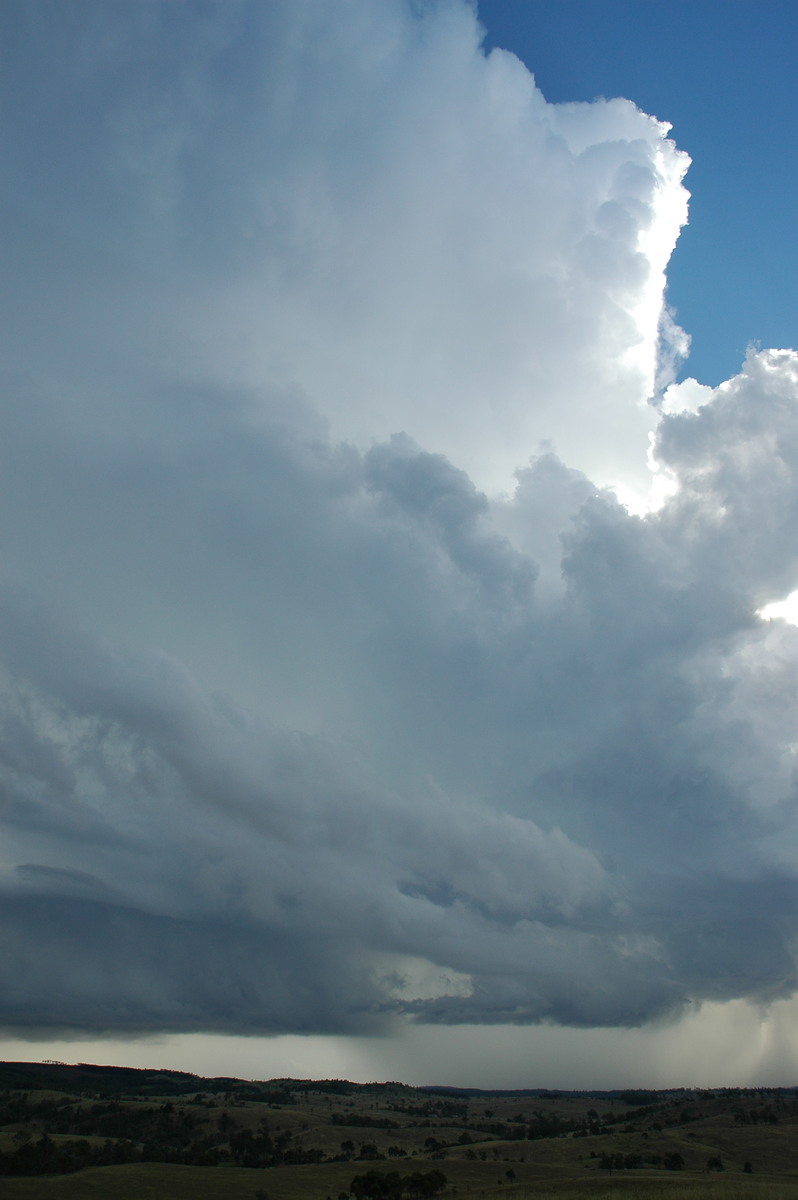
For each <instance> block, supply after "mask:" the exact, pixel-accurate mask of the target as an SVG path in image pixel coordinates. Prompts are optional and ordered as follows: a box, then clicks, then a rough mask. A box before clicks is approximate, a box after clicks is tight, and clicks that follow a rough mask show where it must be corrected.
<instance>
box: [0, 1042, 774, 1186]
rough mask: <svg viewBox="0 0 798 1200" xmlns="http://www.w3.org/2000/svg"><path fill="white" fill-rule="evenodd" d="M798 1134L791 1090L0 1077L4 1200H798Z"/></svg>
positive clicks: (70, 1071) (45, 1069)
mask: <svg viewBox="0 0 798 1200" xmlns="http://www.w3.org/2000/svg"><path fill="white" fill-rule="evenodd" d="M796 1135H798V1092H797V1091H796V1090H795V1089H762V1090H756V1089H746V1090H734V1089H721V1090H716V1091H689V1090H677V1091H664V1092H646V1093H643V1092H590V1093H587V1092H583V1093H575V1092H550V1091H540V1090H538V1091H535V1090H530V1091H524V1092H517V1091H516V1092H483V1091H477V1090H474V1091H467V1090H461V1089H458V1090H455V1089H451V1090H449V1089H441V1088H438V1089H419V1088H410V1087H406V1086H404V1085H402V1084H398V1083H384V1084H365V1085H358V1084H352V1083H348V1082H347V1081H345V1080H332V1081H331V1080H327V1081H317V1082H308V1081H300V1080H285V1079H282V1080H271V1081H269V1082H263V1083H261V1082H251V1081H247V1080H237V1079H228V1078H224V1079H202V1078H200V1077H197V1076H194V1075H189V1074H186V1073H182V1072H173V1071H157V1070H152V1071H138V1070H133V1069H130V1068H115V1067H96V1066H93V1065H91V1064H79V1065H77V1066H74V1065H69V1066H68V1065H63V1064H55V1063H35V1064H33V1063H2V1064H0V1195H2V1197H3V1200H40V1198H41V1200H45V1198H51V1200H77V1198H78V1197H80V1198H81V1200H83V1198H84V1197H86V1198H88V1200H92V1198H96V1200H105V1198H106V1197H108V1198H109V1200H128V1198H129V1200H134V1198H135V1200H149V1198H152V1200H171V1198H174V1200H184V1198H185V1200H188V1198H189V1197H190V1198H191V1200H216V1198H217V1197H218V1198H219V1200H221V1197H224V1198H225V1200H238V1198H239V1197H240V1198H241V1200H328V1197H329V1200H339V1197H341V1196H344V1197H349V1195H350V1192H351V1194H352V1196H353V1200H367V1198H368V1197H370V1196H373V1197H375V1200H383V1198H385V1200H394V1198H396V1197H399V1196H402V1197H404V1198H405V1200H411V1197H414V1196H417V1197H420V1198H423V1197H424V1196H435V1195H438V1196H455V1197H458V1198H466V1197H473V1198H474V1200H494V1198H495V1197H499V1196H501V1197H502V1198H503V1200H523V1198H526V1197H530V1198H531V1197H533V1196H534V1197H535V1198H536V1200H545V1198H546V1197H552V1198H553V1197H557V1198H558V1200H582V1198H587V1197H594V1198H601V1200H617V1198H620V1197H623V1196H627V1195H630V1194H631V1195H634V1196H635V1197H652V1198H654V1197H657V1198H659V1200H671V1198H673V1200H677V1198H678V1200H693V1198H694V1197H698V1196H702V1197H704V1196H717V1197H718V1198H719V1200H720V1198H722V1197H727V1198H729V1200H731V1198H739V1200H744V1198H745V1200H756V1198H762V1200H776V1198H781V1200H798V1137H797V1136H796ZM442 1179H443V1182H441V1180H442Z"/></svg>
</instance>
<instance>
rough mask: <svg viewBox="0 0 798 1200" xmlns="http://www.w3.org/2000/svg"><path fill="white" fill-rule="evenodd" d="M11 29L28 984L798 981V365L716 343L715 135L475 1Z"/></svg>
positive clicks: (533, 990)
mask: <svg viewBox="0 0 798 1200" xmlns="http://www.w3.org/2000/svg"><path fill="white" fill-rule="evenodd" d="M9 26H10V27H12V28H11V33H12V37H11V38H10V39H9V40H8V42H7V46H6V49H5V51H4V54H5V55H6V56H8V62H7V63H6V64H5V65H6V67H7V69H6V70H5V72H4V76H3V83H2V84H0V87H2V88H3V89H4V91H5V101H6V102H7V103H12V102H13V107H14V111H15V113H16V114H17V121H16V123H15V126H14V128H13V129H11V130H10V131H8V132H7V134H6V145H5V147H4V151H3V175H4V184H3V189H4V190H3V196H4V201H3V202H4V205H5V208H6V212H7V222H6V224H7V228H8V229H9V230H10V232H9V234H8V238H9V245H10V254H9V262H10V276H9V284H10V286H8V287H7V288H6V293H5V301H4V305H5V308H6V313H5V325H6V329H7V331H8V341H7V346H6V351H5V356H4V357H5V368H4V374H3V388H2V405H1V407H0V422H2V438H1V439H0V497H1V502H2V513H3V521H2V527H1V528H0V555H1V556H2V557H1V559H0V648H2V663H3V668H2V680H1V682H2V691H1V694H0V770H1V774H0V781H1V782H0V786H1V788H2V791H1V792H0V795H1V796H2V805H1V806H0V817H1V818H2V824H3V842H2V859H1V860H0V929H1V930H2V945H3V955H2V967H0V970H1V971H2V973H3V976H4V979H3V987H2V990H1V991H0V1024H2V1025H3V1026H4V1027H5V1028H6V1029H8V1030H10V1031H13V1032H14V1033H16V1034H17V1035H21V1036H31V1037H33V1036H40V1035H41V1034H42V1033H43V1032H47V1031H52V1032H74V1033H83V1034H95V1033H98V1032H99V1033H108V1034H114V1033H118V1034H128V1033H134V1034H135V1033H141V1032H147V1031H174V1032H189V1031H220V1032H226V1033H234V1032H239V1033H264V1034H274V1033H289V1032H299V1033H375V1032H380V1031H386V1030H390V1029H391V1028H392V1027H393V1026H394V1025H396V1023H398V1022H402V1021H408V1020H410V1021H418V1022H425V1023H437V1024H441V1023H443V1024H457V1023H472V1024H473V1023H477V1024H478V1023H483V1024H513V1023H516V1024H526V1023H535V1022H541V1021H552V1022H557V1023H561V1024H568V1025H584V1026H598V1025H604V1026H612V1025H639V1024H642V1023H645V1022H647V1021H649V1020H652V1019H653V1018H656V1017H659V1016H662V1015H665V1014H672V1013H677V1012H679V1011H680V1010H682V1009H684V1008H685V1007H687V1006H689V1005H695V1004H696V1003H700V1002H701V1001H704V1000H715V1001H717V1000H731V999H735V998H739V997H745V998H752V999H756V1000H759V1001H769V1000H775V999H777V998H779V997H784V996H788V995H790V994H792V992H793V991H794V989H795V986H796V959H795V944H796V941H795V939H796V933H798V929H796V918H795V915H794V914H795V913H796V911H798V910H797V909H796V900H798V828H796V819H795V805H794V799H795V756H796V743H795V740H794V738H795V732H794V731H795V728H796V716H797V715H798V713H797V712H796V707H797V699H796V685H795V679H796V672H795V667H796V657H797V656H798V629H796V628H795V627H794V626H791V625H788V624H786V623H785V622H783V621H766V620H764V619H763V618H762V616H761V615H760V611H761V609H762V608H763V606H764V605H766V604H767V603H768V602H770V601H772V600H774V599H778V598H781V597H783V596H785V595H786V594H787V593H788V592H790V591H791V590H792V588H793V587H794V586H795V584H796V581H797V580H798V519H796V518H798V511H797V509H798V358H797V357H796V355H795V354H794V353H792V352H790V351H775V350H772V351H759V352H753V351H752V352H751V353H750V354H749V356H748V358H747V360H746V362H745V364H744V365H743V367H742V372H741V374H740V375H739V376H737V377H736V378H734V379H732V380H730V381H728V382H727V383H725V384H723V385H721V386H720V387H719V388H717V389H715V390H711V389H708V388H700V387H698V385H696V384H695V383H692V382H690V383H685V384H678V385H677V384H673V383H672V379H673V370H674V364H675V363H676V361H677V360H678V358H679V356H680V355H681V354H683V353H684V351H685V349H686V344H687V339H686V335H684V334H683V333H682V332H681V331H680V330H679V329H678V326H676V325H675V323H674V320H673V318H672V316H671V315H670V314H669V313H668V310H667V308H666V306H665V294H664V287H665V277H664V270H665V266H666V264H667V260H668V257H669V255H670V253H671V250H672V249H673V246H674V244H675V241H676V238H677V236H678V230H679V227H680V225H681V224H682V223H683V222H684V220H685V219H686V199H687V194H686V192H685V190H684V188H683V186H682V182H681V180H682V177H683V174H684V171H685V169H686V166H687V160H686V157H685V156H684V155H683V154H681V153H680V152H679V151H678V150H677V149H676V148H675V146H674V145H673V144H672V143H671V142H670V141H669V140H668V138H667V133H668V128H667V126H665V125H663V124H661V123H660V122H659V121H656V120H655V119H654V118H652V117H649V116H647V115H645V114H643V113H641V112H639V111H638V110H637V109H636V108H635V107H634V105H633V104H631V103H630V102H628V101H622V100H613V101H597V102H596V103H594V104H591V105H560V106H555V105H550V104H548V103H547V102H546V100H545V99H544V97H543V96H542V95H541V94H540V92H539V91H538V90H537V89H536V87H535V84H534V80H533V78H532V76H531V75H530V74H529V73H528V72H527V70H526V68H524V67H523V65H522V64H521V63H520V62H519V61H518V60H517V59H515V58H513V57H512V56H511V55H508V54H505V53H502V52H493V53H492V54H490V55H489V56H486V55H485V54H484V53H483V51H482V50H481V47H480V29H479V25H478V22H477V20H476V17H475V15H474V12H473V11H472V9H471V8H470V7H468V6H466V5H465V4H462V3H459V2H445V3H437V4H434V5H429V6H425V8H424V10H423V11H422V12H419V11H417V9H416V7H415V6H413V5H409V4H404V3H399V2H398V0H397V2H396V3H394V2H391V3H385V0H380V3H376V2H374V0H343V2H342V3H341V4H336V5H335V6H329V5H327V4H325V3H322V2H321V0H319V2H314V0H309V2H306V3H296V0H292V2H291V3H290V4H289V3H282V2H275V3H271V4H268V5H257V4H248V3H243V4H237V3H229V2H228V3H224V4H221V5H218V6H217V5H207V6H205V5H203V6H198V5H192V4H189V5H184V6H179V7H178V6H174V5H171V4H163V5H162V4H159V3H151V4H147V5H136V4H130V5H127V4H121V5H114V6H111V7H109V6H106V5H102V4H97V5H93V4H85V5H81V6H78V7H77V8H73V7H72V6H66V5H64V6H60V7H57V8H55V9H53V8H52V7H51V6H47V5H39V4H35V3H34V4H29V5H26V6H24V7H22V6H18V7H17V8H16V9H15V10H14V11H12V12H11V13H10V14H9ZM669 385H670V386H669ZM663 391H664V395H663ZM650 486H651V489H652V495H653V496H655V497H657V498H658V506H657V505H653V506H652V505H649V506H648V508H646V505H645V499H644V498H645V493H646V492H647V491H648V490H649V487H650ZM630 497H631V498H632V499H633V500H635V503H632V502H631V500H630ZM622 500H624V501H626V502H625V503H622Z"/></svg>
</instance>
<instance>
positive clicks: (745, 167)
mask: <svg viewBox="0 0 798 1200" xmlns="http://www.w3.org/2000/svg"><path fill="white" fill-rule="evenodd" d="M479 13H480V18H481V20H482V22H483V24H484V26H485V29H486V31H487V44H488V45H495V46H501V47H504V48H506V49H509V50H512V51H513V52H514V53H515V54H517V55H518V56H519V58H521V59H522V60H523V61H524V62H525V63H526V65H527V66H528V67H529V69H530V70H531V71H532V72H533V74H534V76H535V79H536V80H537V83H538V86H539V87H540V88H541V90H542V91H543V94H544V95H545V96H546V98H547V99H548V100H551V101H567V100H588V101H589V100H593V99H595V97H596V96H626V97H627V98H629V99H631V100H634V101H635V103H636V104H638V105H639V106H640V107H641V108H642V109H643V110H644V111H645V112H648V113H652V114H653V115H654V116H657V117H659V118H660V119H661V120H664V121H669V122H670V123H671V124H672V126H673V129H672V133H671V136H672V137H673V138H674V139H675V141H676V142H677V144H678V145H679V146H680V147H681V148H682V149H684V150H686V151H687V153H688V154H689V155H690V157H691V158H692V160H693V162H692V166H691V168H690V172H689V175H688V177H687V187H688V189H689V191H690V192H691V193H692V199H691V202H690V224H689V225H688V227H687V228H686V229H685V230H684V231H683V233H682V235H681V238H680V239H679V244H678V246H677V248H676V251H675V253H674V256H673V259H672V261H671V264H670V267H669V269H668V279H669V289H668V295H669V299H670V302H671V304H673V305H675V307H676V308H677V310H678V316H679V321H680V323H681V324H682V325H683V326H684V328H685V329H686V330H687V331H688V332H689V333H690V334H691V336H692V339H693V341H692V352H691V355H690V360H689V362H688V363H687V364H686V366H685V371H686V372H687V373H689V374H694V375H695V376H696V378H697V379H698V380H699V381H700V382H702V383H708V384H711V385H713V386H716V385H717V384H718V383H720V382H721V381H722V380H723V379H726V378H728V377H729V376H730V375H731V374H733V373H734V372H735V371H736V370H737V369H738V368H739V365H740V363H741V361H742V359H743V357H744V355H745V351H746V347H747V346H748V344H749V342H755V343H759V344H760V345H762V346H785V347H786V346H792V345H794V344H795V340H796V329H798V288H796V284H795V273H796V264H798V223H797V222H796V220H795V197H796V195H798V156H797V155H796V153H795V135H794V123H795V118H796V113H798V73H796V70H795V55H796V51H797V50H798V7H796V5H795V4H794V3H791V2H790V0H668V2H667V3H661V4H658V3H655V2H654V0H602V2H601V3H596V2H593V0H556V2H555V0H482V2H481V3H480V4H479Z"/></svg>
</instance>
